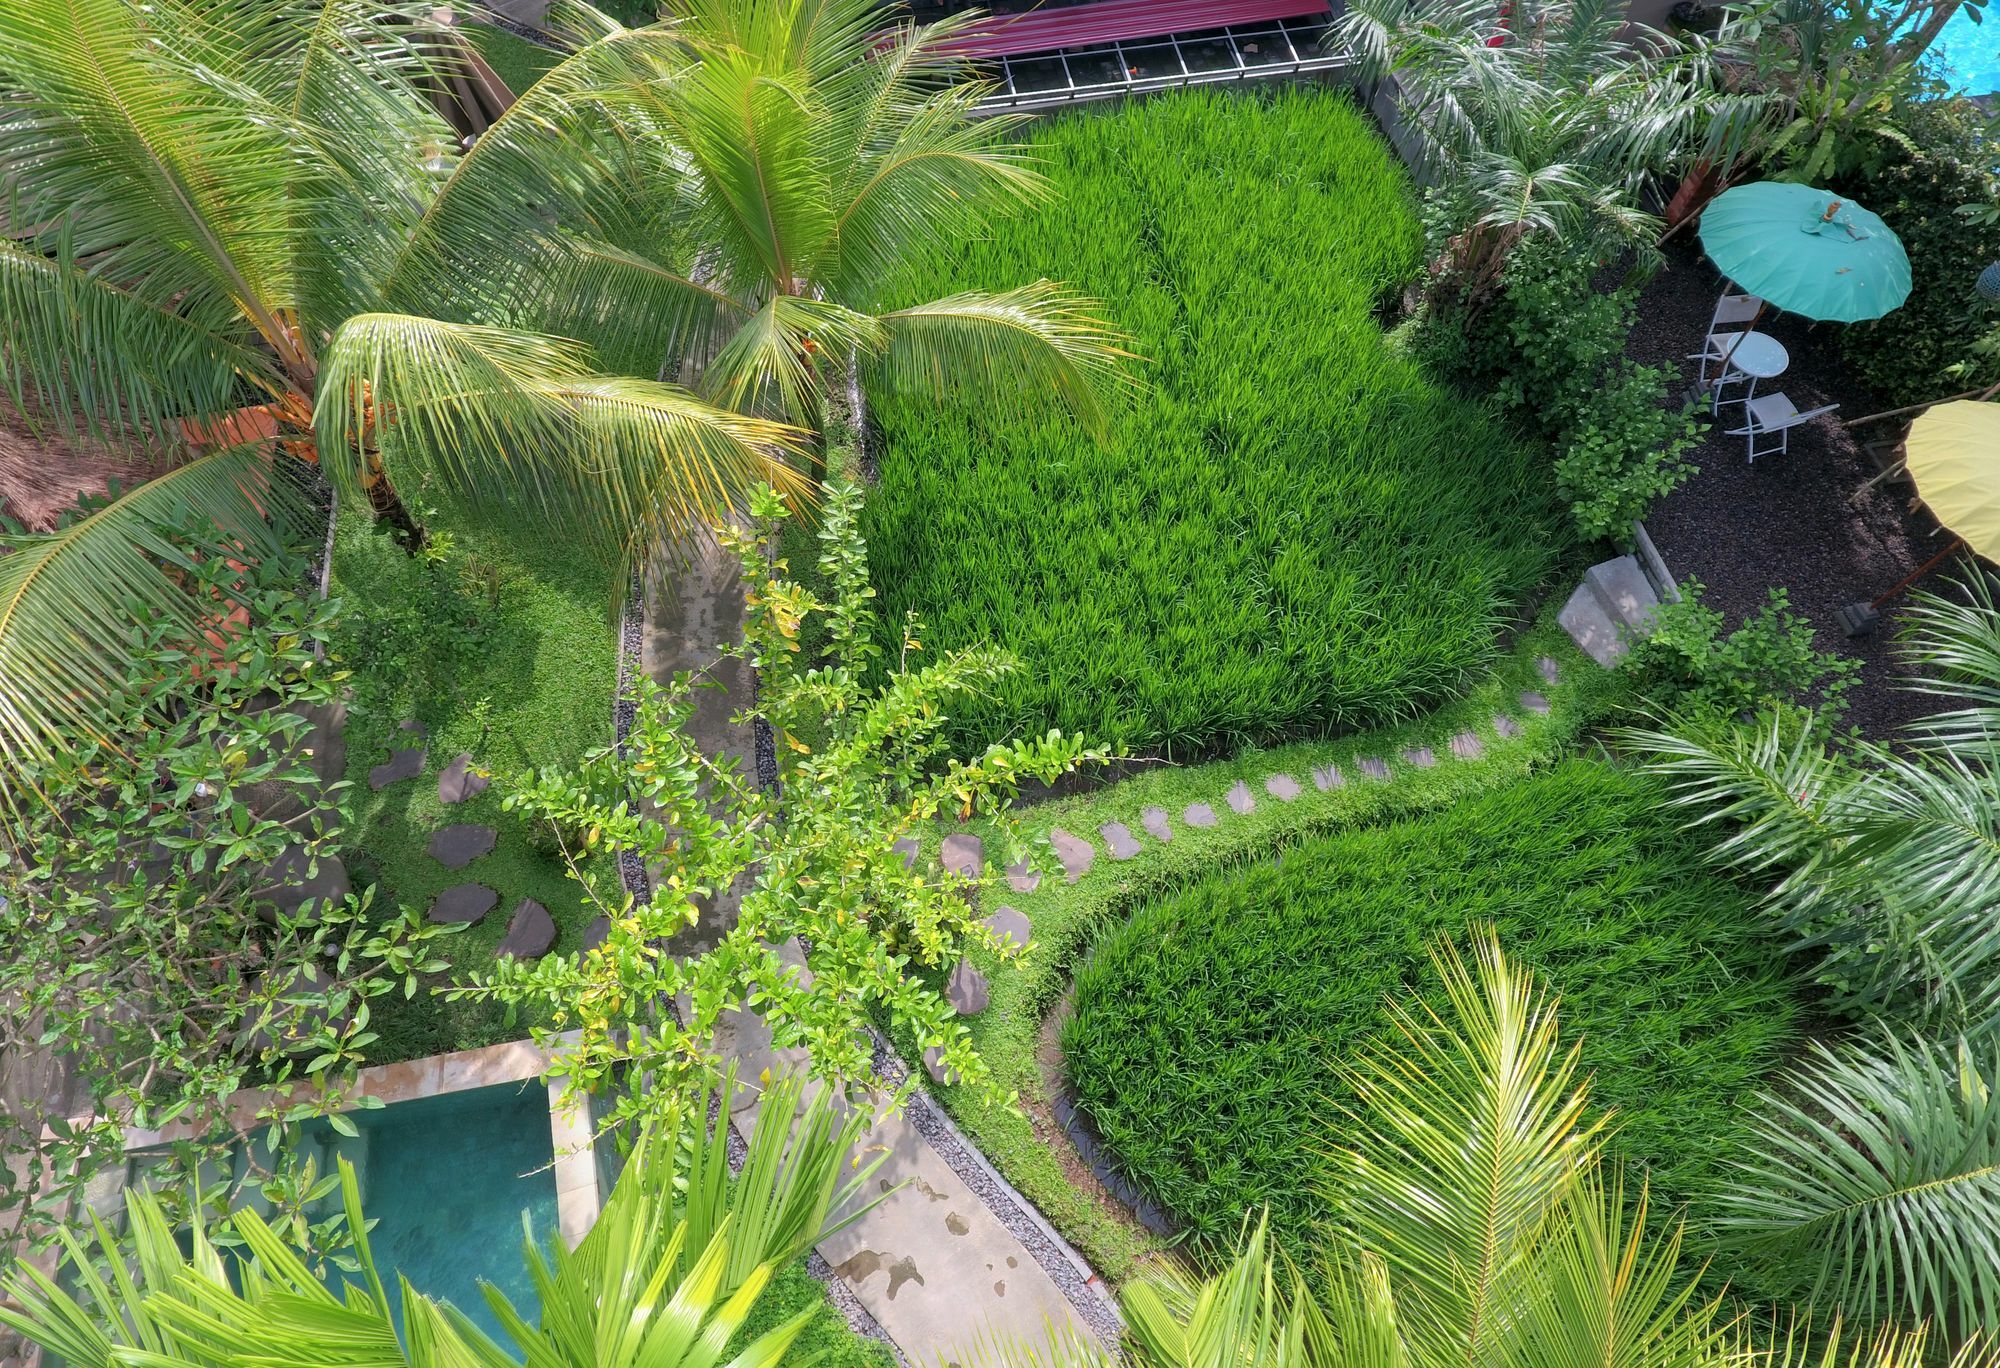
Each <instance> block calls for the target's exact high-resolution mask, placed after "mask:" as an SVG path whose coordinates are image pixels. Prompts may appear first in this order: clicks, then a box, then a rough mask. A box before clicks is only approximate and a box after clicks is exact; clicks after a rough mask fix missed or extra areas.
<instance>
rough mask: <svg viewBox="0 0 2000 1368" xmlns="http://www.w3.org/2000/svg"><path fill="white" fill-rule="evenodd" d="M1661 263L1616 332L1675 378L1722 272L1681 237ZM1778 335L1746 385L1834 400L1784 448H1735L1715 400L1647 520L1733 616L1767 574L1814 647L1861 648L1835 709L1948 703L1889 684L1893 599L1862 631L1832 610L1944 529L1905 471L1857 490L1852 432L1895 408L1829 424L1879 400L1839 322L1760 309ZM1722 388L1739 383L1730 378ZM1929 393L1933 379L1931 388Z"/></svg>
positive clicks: (1687, 365)
mask: <svg viewBox="0 0 2000 1368" xmlns="http://www.w3.org/2000/svg"><path fill="white" fill-rule="evenodd" d="M1667 250H1668V265H1667V268H1666V269H1665V270H1664V271H1662V272H1661V273H1660V275H1659V276H1658V277H1656V278H1655V279H1654V280H1652V281H1651V282H1649V283H1648V285H1647V287H1646V289H1645V291H1644V294H1643V295H1642V297H1641V300H1640V305H1639V321H1638V326H1637V327H1635V328H1634V329H1633V332H1632V337H1631V341H1630V343H1629V344H1628V350H1629V352H1630V354H1631V355H1632V356H1633V357H1634V358H1635V359H1636V360H1639V361H1643V362H1647V363H1651V364H1659V363H1666V364H1669V365H1673V366H1677V367H1679V368H1680V370H1681V374H1682V375H1683V377H1684V378H1685V380H1686V382H1687V383H1688V384H1689V385H1692V384H1693V383H1694V379H1695V366H1696V363H1694V362H1692V361H1688V360H1686V359H1685V358H1686V354H1687V353H1688V352H1690V351H1694V350H1696V349H1697V348H1698V347H1699V346H1700V345H1701V339H1702V335H1703V333H1704V332H1705V330H1706V329H1707V327H1708V320H1709V317H1710V312H1711V310H1712V309H1713V308H1714V306H1715V299H1716V296H1717V294H1719V293H1720V291H1721V289H1722V281H1721V278H1720V277H1719V275H1718V274H1717V272H1716V270H1715V268H1714V267H1713V266H1711V265H1710V264H1709V263H1708V261H1707V259H1706V258H1705V257H1703V256H1702V255H1701V254H1700V251H1699V248H1698V247H1697V246H1696V245H1694V244H1693V243H1692V242H1691V241H1685V240H1678V239H1677V240H1676V241H1674V242H1671V243H1669V244H1668V249H1667ZM1757 328H1758V331H1760V332H1766V333H1769V334H1771V335H1772V336H1774V337H1776V338H1778V340H1779V341H1781V342H1783V343H1784V344H1785V348H1786V350H1787V351H1788V352H1790V354H1791V366H1790V368H1789V369H1788V370H1786V372H1785V373H1784V375H1783V376H1781V377H1779V378H1778V379H1776V380H1767V381H1764V382H1762V383H1761V384H1760V385H1759V386H1758V390H1759V392H1760V393H1770V392H1772V391H1774V390H1775V391H1782V392H1783V393H1785V394H1787V395H1789V396H1790V397H1791V399H1792V401H1793V402H1794V403H1795V404H1797V405H1798V406H1799V408H1800V409H1801V410H1805V409H1812V408H1817V407H1819V406H1820V405H1821V404H1827V403H1836V402H1837V403H1839V405H1840V410H1839V412H1837V413H1834V414H1831V415H1829V416H1827V417H1825V418H1820V419H1817V420H1815V421H1814V422H1812V423H1810V424H1808V425H1807V426H1805V427H1802V428H1797V429H1794V430H1793V432H1792V440H1791V450H1790V451H1789V452H1788V453H1787V454H1785V455H1774V456H1759V457H1758V458H1757V462H1756V464H1755V465H1751V464H1749V463H1748V462H1747V461H1746V459H1745V452H1744V445H1743V439H1742V438H1741V437H1731V436H1727V435H1726V434H1725V429H1727V428H1730V427H1737V426H1740V425H1741V419H1740V414H1741V412H1742V410H1741V408H1740V407H1737V408H1735V409H1734V410H1733V411H1732V408H1731V406H1730V405H1728V404H1725V405H1724V406H1723V410H1722V419H1723V421H1719V422H1716V423H1715V424H1713V425H1712V426H1711V427H1710V429H1709V434H1708V436H1707V439H1706V440H1705V441H1704V442H1703V443H1702V444H1701V446H1700V447H1699V448H1697V449H1696V450H1695V452H1694V453H1693V459H1694V462H1695V464H1696V465H1697V466H1699V467H1700V473H1699V474H1697V475H1696V476H1695V477H1694V478H1692V479H1691V480H1689V481H1688V483H1687V484H1686V485H1684V486H1682V487H1681V488H1680V489H1678V490H1676V491H1675V492H1674V493H1673V494H1670V495H1668V496H1667V497H1666V498H1665V499H1662V500H1661V501H1660V502H1659V503H1658V504H1657V505H1655V506H1654V508H1653V510H1652V511H1651V512H1650V513H1648V514H1647V515H1646V527H1647V530H1648V531H1650V532H1651V533H1652V536H1653V540H1654V541H1655V542H1656V543H1657V544H1658V546H1659V548H1660V554H1661V555H1662V556H1663V557H1664V558H1665V559H1666V562H1667V567H1668V569H1669V570H1670V571H1671V572H1672V573H1673V575H1674V577H1675V578H1676V579H1679V580H1686V579H1689V578H1693V579H1698V580H1700V581H1701V582H1702V583H1703V584H1704V585H1706V586H1707V593H1706V595H1705V596H1704V601H1705V602H1707V603H1708V604H1709V606H1711V607H1713V608H1716V609H1719V610H1720V611H1721V612H1722V613H1723V614H1724V615H1725V616H1726V618H1727V619H1728V623H1729V626H1730V627H1732V628H1733V627H1735V626H1736V625H1737V624H1738V623H1740V622H1741V621H1742V620H1743V618H1744V617H1745V616H1747V615H1748V614H1751V613H1754V612H1755V611H1756V610H1757V609H1758V608H1759V607H1760V606H1761V605H1762V604H1763V602H1764V599H1765V595H1766V593H1767V591H1768V590H1769V589H1770V588H1771V587H1772V586H1774V585H1775V586H1782V587H1783V588H1784V589H1785V590H1786V591H1787V592H1788V593H1789V594H1790V596H1791V605H1792V609H1793V611H1795V612H1797V613H1800V614H1803V615H1804V616H1806V617H1808V618H1810V619H1812V623H1813V627H1814V629H1815V633H1816V637H1817V642H1818V645H1819V648H1820V649H1821V650H1827V651H1838V652H1840V653H1842V654H1844V655H1849V656H1853V657H1855V658H1857V659H1859V660H1860V661H1861V662H1862V668H1861V671H1860V673H1859V675H1858V676H1856V681H1855V684H1854V686H1853V688H1852V689H1851V690H1850V691H1849V692H1848V699H1849V702H1850V706H1849V709H1848V721H1849V722H1850V723H1852V724H1854V725H1857V726H1859V727H1860V728H1861V729H1862V730H1863V731H1864V732H1866V733H1867V734H1869V735H1871V736H1875V737H1886V736H1887V735H1888V734H1889V733H1891V732H1893V731H1894V730H1895V729H1896V728H1897V727H1899V726H1900V725H1901V724H1903V723H1905V722H1907V721H1909V720H1910V719H1912V718H1915V717H1920V716H1923V715H1924V714H1926V713H1931V712H1936V711H1939V710H1940V709H1942V708H1945V707H1948V706H1949V702H1948V701H1947V700H1941V699H1938V698H1934V697H1930V696H1926V695H1920V694H1913V693H1910V692H1908V691H1907V690H1903V689H1899V688H1897V687H1895V683H1896V680H1897V679H1898V678H1899V677H1901V676H1902V675H1903V674H1904V673H1905V670H1904V667H1903V664H1902V662H1901V660H1900V658H1899V656H1898V653H1897V651H1896V648H1895V638H1896V631H1897V625H1898V619H1899V612H1898V609H1899V608H1900V607H1902V606H1905V605H1906V604H1907V602H1908V599H1907V595H1905V596H1904V597H1902V598H1900V599H1898V600H1896V601H1894V602H1892V603H1890V604H1889V605H1888V606H1887V607H1886V608H1885V609H1884V611H1883V614H1882V621H1881V622H1880V623H1879V624H1878V625H1877V626H1876V628H1875V630H1874V632H1873V633H1872V634H1871V635H1868V636H1863V637H1852V638H1850V637H1847V636H1845V635H1844V634H1843V633H1842V631H1841V627H1840V624H1839V622H1838V620H1837V619H1836V618H1835V613H1836V612H1837V611H1838V610H1839V609H1840V608H1841V607H1842V606H1843V605H1845V604H1848V603H1854V602H1866V601H1868V600H1870V599H1873V598H1874V597H1875V596H1876V595H1878V594H1880V593H1882V592H1884V591H1885V590H1887V589H1888V588H1890V586H1892V585H1894V584H1895V583H1896V582H1897V581H1898V580H1900V579H1902V578H1903V576H1905V575H1907V574H1909V573H1910V572H1911V571H1912V570H1914V569H1916V567H1917V566H1919V565H1921V564H1922V563H1923V562H1924V561H1926V560H1928V559H1930V558H1931V557H1932V556H1933V555H1935V554H1936V553H1937V552H1938V551H1941V550H1943V549H1944V547H1945V546H1947V545H1948V544H1949V543H1950V541H1951V534H1950V533H1948V532H1940V531H1939V528H1938V523H1937V520H1936V519H1935V518H1933V517H1932V516H1931V514H1930V512H1929V510H1928V509H1926V508H1924V507H1923V506H1922V505H1921V504H1918V505H1916V506H1915V507H1914V508H1913V507H1911V506H1910V505H1911V495H1912V493H1913V489H1912V487H1911V486H1910V485H1908V484H1901V483H1885V484H1880V485H1877V486H1875V487H1874V488H1873V489H1871V490H1869V491H1868V492H1867V493H1865V494H1859V495H1858V497H1857V491H1859V490H1860V489H1861V488H1862V486H1863V485H1865V484H1867V483H1868V481H1869V480H1870V479H1872V478H1874V477H1875V475H1876V474H1877V470H1878V467H1877V466H1876V464H1875V461H1874V460H1873V458H1871V457H1870V455H1869V454H1868V452H1867V451H1866V450H1865V449H1864V448H1863V442H1864V441H1867V440H1874V439H1888V438H1892V437H1894V436H1896V435H1897V433H1898V428H1897V420H1893V419H1892V420H1890V421H1889V422H1886V423H1871V424H1869V425H1868V426H1867V427H1866V428H1864V429H1861V430H1859V432H1857V431H1854V430H1850V429H1848V428H1846V427H1844V426H1842V422H1843V420H1845V419H1849V418H1859V417H1862V416H1864V415H1866V414H1870V413H1875V412H1879V411H1881V410H1883V409H1885V408H1888V407H1890V405H1889V404H1887V403H1884V402H1881V401H1880V400H1878V399H1877V398H1876V396H1875V395H1873V394H1871V393H1869V392H1868V391H1867V390H1866V389H1864V388H1863V387H1862V386H1861V385H1859V384H1857V383H1856V382H1855V381H1853V380H1852V379H1851V378H1849V377H1848V375H1847V374H1846V372H1845V370H1844V368H1843V367H1842V365H1841V362H1840V357H1839V354H1838V350H1837V347H1838V341H1839V331H1840V328H1839V325H1838V324H1832V323H1821V324H1813V323H1810V322H1808V321H1807V320H1805V319H1802V318H1798V317H1796V316H1793V315H1790V314H1767V315H1766V316H1765V318H1764V319H1763V320H1762V321H1760V322H1759V323H1758V325H1757ZM1731 392H1732V393H1740V391H1736V390H1732V391H1731ZM1939 397H1943V387H1941V388H1940V396H1939ZM1961 565H1962V562H1961V561H1960V559H1959V558H1958V557H1952V558H1950V559H1948V560H1946V561H1945V562H1944V564H1943V565H1941V566H1939V567H1938V568H1937V569H1936V570H1934V571H1932V572H1930V573H1929V574H1927V575H1925V577H1924V578H1923V579H1922V580H1921V581H1919V583H1918V585H1917V586H1916V587H1918V588H1922V589H1929V590H1933V591H1938V590H1942V589H1943V588H1945V587H1946V585H1947V584H1948V582H1949V581H1950V580H1951V579H1952V578H1953V577H1954V574H1955V573H1956V572H1957V570H1958V568H1959V567H1960V566H1961Z"/></svg>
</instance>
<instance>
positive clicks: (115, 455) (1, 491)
mask: <svg viewBox="0 0 2000 1368" xmlns="http://www.w3.org/2000/svg"><path fill="white" fill-rule="evenodd" d="M157 474H159V466H158V464H157V463H156V462H155V461H153V460H152V459H150V458H148V457H147V456H145V455H144V454H143V453H139V452H131V451H121V450H118V449H117V448H114V447H108V446H105V445H103V444H102V443H100V442H95V441H92V440H91V439H90V438H88V437H85V436H83V435H81V434H79V435H78V436H76V437H73V438H71V437H65V436H63V435H62V432H61V430H60V428H55V427H48V426H45V427H44V430H43V432H42V434H41V435H40V436H37V435H36V434H35V433H34V431H33V430H31V429H30V427H29V426H28V423H27V420H26V419H24V418H23V417H22V416H21V415H20V414H19V413H17V412H15V411H14V409H13V408H11V407H9V406H8V405H7V404H5V403H0V514H5V515H6V516H7V517H9V518H12V519H14V520H15V521H16V522H19V523H21V524H23V525H25V526H26V527H27V528H28V530H29V531H31V532H46V531H48V530H49V529H50V528H52V527H54V526H55V522H56V519H57V518H58V517H59V516H61V514H62V513H63V511H64V510H65V509H69V508H73V507H75V506H76V500H77V496H78V495H80V494H102V493H103V492H104V491H105V489H106V488H107V487H108V486H109V485H110V483H111V482H112V481H113V480H116V481H117V482H118V485H119V487H120V488H121V489H130V488H132V487H133V486H134V485H138V484H143V483H145V482H146V481H147V480H149V479H151V478H152V477H153V476H155V475H157Z"/></svg>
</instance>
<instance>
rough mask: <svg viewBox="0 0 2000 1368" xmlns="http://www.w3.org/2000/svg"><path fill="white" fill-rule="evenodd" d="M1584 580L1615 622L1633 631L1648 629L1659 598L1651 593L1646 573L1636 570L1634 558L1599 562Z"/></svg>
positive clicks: (1637, 568)
mask: <svg viewBox="0 0 2000 1368" xmlns="http://www.w3.org/2000/svg"><path fill="white" fill-rule="evenodd" d="M1583 579H1584V583H1585V584H1588V585H1589V586H1590V588H1591V591H1592V592H1593V593H1594V594H1596V595H1597V601H1598V602H1599V603H1601V604H1603V605H1604V609H1605V611H1606V612H1607V613H1609V614H1610V615H1611V616H1612V617H1613V618H1614V619H1616V620H1617V621H1619V622H1621V623H1623V624H1624V625H1625V626H1627V627H1630V628H1631V629H1632V630H1633V631H1636V632H1645V631H1648V630H1650V629H1651V627H1652V624H1653V610H1654V609H1655V608H1658V607H1659V606H1660V596H1659V595H1658V594H1656V593H1654V592H1653V586H1652V583H1651V581H1649V580H1648V579H1647V578H1646V572H1645V571H1644V570H1642V569H1640V568H1639V558H1638V557H1637V556H1617V557H1614V558H1613V559H1611V560H1608V561H1600V562H1598V563H1597V564H1596V565H1593V566H1591V567H1590V569H1588V570H1586V571H1585V572H1584V575H1583Z"/></svg>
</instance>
